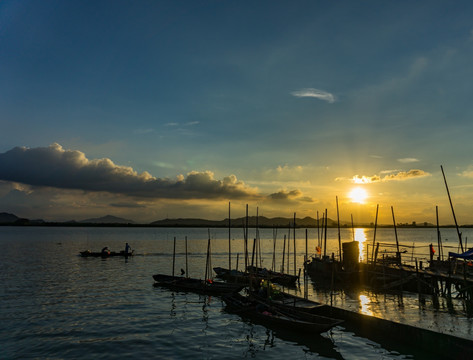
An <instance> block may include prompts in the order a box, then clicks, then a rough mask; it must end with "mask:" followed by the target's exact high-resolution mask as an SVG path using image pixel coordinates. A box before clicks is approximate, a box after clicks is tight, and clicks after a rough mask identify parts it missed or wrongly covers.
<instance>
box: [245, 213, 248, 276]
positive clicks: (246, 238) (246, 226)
mask: <svg viewBox="0 0 473 360" xmlns="http://www.w3.org/2000/svg"><path fill="white" fill-rule="evenodd" d="M247 268H248V204H246V224H245V270H244V271H245V272H246V271H247Z"/></svg>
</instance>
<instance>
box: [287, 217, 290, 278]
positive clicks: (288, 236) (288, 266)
mask: <svg viewBox="0 0 473 360" xmlns="http://www.w3.org/2000/svg"><path fill="white" fill-rule="evenodd" d="M290 258H291V222H289V226H288V229H287V273H288V274H289V271H291V270H290V269H291V267H290Z"/></svg>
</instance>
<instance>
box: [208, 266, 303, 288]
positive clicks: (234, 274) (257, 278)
mask: <svg viewBox="0 0 473 360" xmlns="http://www.w3.org/2000/svg"><path fill="white" fill-rule="evenodd" d="M247 269H248V271H247V272H243V271H240V270H228V269H226V268H222V267H220V266H216V267H214V268H213V270H214V271H215V273H216V274H217V277H218V278H219V279H223V280H225V281H228V282H235V283H241V284H249V283H250V277H251V278H252V279H254V281H253V284H255V285H257V284H259V283H260V282H261V281H262V280H264V279H269V280H270V281H272V282H274V283H278V284H280V285H285V286H295V282H296V281H297V279H298V278H299V277H298V276H295V275H289V274H283V273H279V272H275V271H271V270H267V269H264V268H257V267H255V266H248V267H247Z"/></svg>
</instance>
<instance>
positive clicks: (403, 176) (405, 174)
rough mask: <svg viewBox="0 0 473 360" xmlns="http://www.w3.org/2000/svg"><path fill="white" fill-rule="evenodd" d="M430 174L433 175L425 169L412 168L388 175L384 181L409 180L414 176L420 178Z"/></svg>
mask: <svg viewBox="0 0 473 360" xmlns="http://www.w3.org/2000/svg"><path fill="white" fill-rule="evenodd" d="M430 175H431V174H430V173H428V172H425V171H424V170H419V169H412V170H409V171H400V172H398V173H397V174H390V175H386V176H385V177H384V178H383V181H391V180H409V179H413V178H419V177H424V176H430Z"/></svg>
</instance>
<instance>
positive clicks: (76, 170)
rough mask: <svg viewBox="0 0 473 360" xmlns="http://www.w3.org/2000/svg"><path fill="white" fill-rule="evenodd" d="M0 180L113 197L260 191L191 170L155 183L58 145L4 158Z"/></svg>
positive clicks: (243, 195) (234, 195) (231, 195)
mask: <svg viewBox="0 0 473 360" xmlns="http://www.w3.org/2000/svg"><path fill="white" fill-rule="evenodd" d="M0 180H5V181H11V182H17V183H22V184H26V185H30V186H37V187H53V188H60V189H77V190H84V191H88V192H100V191H104V192H109V193H114V194H122V195H127V196H135V197H143V198H153V199H159V198H162V199H224V198H225V199H256V198H259V197H260V195H259V194H258V191H257V189H256V188H251V187H249V186H247V185H246V184H245V183H243V182H242V181H239V180H238V179H237V178H236V176H235V175H230V176H227V177H225V178H223V180H217V179H215V178H214V174H213V173H212V172H211V171H204V172H197V171H192V172H190V173H188V174H187V176H184V175H179V176H178V177H177V179H176V180H174V181H173V180H170V179H167V178H164V179H163V178H156V177H153V176H151V175H150V174H149V173H148V172H146V171H145V172H143V173H141V174H138V173H137V172H136V171H134V170H133V169H132V168H131V167H127V166H120V165H116V164H114V163H113V161H112V160H110V159H106V158H105V159H94V160H89V159H87V158H86V156H85V154H84V153H83V152H80V151H77V150H64V149H63V148H62V146H61V145H59V144H56V143H55V144H52V145H50V146H49V147H39V148H33V149H30V148H25V147H15V148H13V149H11V150H9V151H7V152H5V153H1V154H0Z"/></svg>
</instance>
